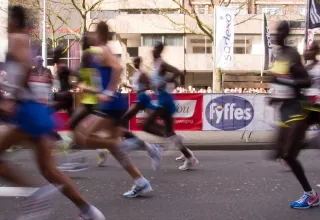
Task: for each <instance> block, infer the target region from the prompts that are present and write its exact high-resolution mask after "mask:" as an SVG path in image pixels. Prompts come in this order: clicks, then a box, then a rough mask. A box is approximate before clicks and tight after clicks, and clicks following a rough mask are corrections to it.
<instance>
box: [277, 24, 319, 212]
mask: <svg viewBox="0 0 320 220" xmlns="http://www.w3.org/2000/svg"><path fill="white" fill-rule="evenodd" d="M289 32H290V28H289V24H288V22H286V21H282V22H281V23H280V24H279V25H278V27H277V34H276V42H277V45H278V46H279V50H278V53H277V54H276V59H275V62H274V66H273V68H272V69H271V72H272V73H274V74H275V76H276V83H278V84H275V85H274V86H273V87H274V89H275V91H276V93H275V96H276V99H274V100H272V101H275V100H276V101H279V100H280V101H281V107H280V114H281V128H280V130H279V132H278V138H277V142H276V143H277V153H276V155H275V156H277V157H278V156H280V157H281V158H283V159H284V160H285V161H286V162H287V164H288V166H289V167H290V168H291V170H292V172H293V173H294V175H295V176H296V178H297V179H298V181H299V182H300V184H301V185H302V188H303V190H304V194H303V196H302V197H301V198H300V199H298V200H297V201H295V202H292V203H291V207H292V208H296V209H306V208H310V207H313V206H316V205H319V195H318V193H316V192H315V191H314V190H313V189H312V187H311V186H310V184H309V182H308V180H307V178H306V176H305V173H304V170H303V168H302V165H301V164H300V162H299V161H298V160H297V156H298V154H299V151H300V150H301V142H302V141H303V139H304V137H305V131H306V130H307V128H308V127H309V125H310V121H312V122H314V117H313V114H310V112H306V111H305V110H304V109H303V107H302V104H303V103H304V102H305V101H306V100H305V98H304V97H303V96H302V95H301V90H302V88H308V87H309V86H310V85H311V82H310V79H309V76H308V73H307V71H306V70H305V68H304V67H303V65H302V63H301V58H300V55H299V53H298V52H297V50H296V49H294V48H292V47H288V46H285V44H284V42H285V39H286V38H287V36H288V35H289ZM279 84H281V85H279Z"/></svg>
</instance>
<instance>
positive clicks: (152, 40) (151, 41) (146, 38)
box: [143, 35, 162, 46]
mask: <svg viewBox="0 0 320 220" xmlns="http://www.w3.org/2000/svg"><path fill="white" fill-rule="evenodd" d="M157 42H162V36H161V35H143V46H155V45H156V43H157Z"/></svg>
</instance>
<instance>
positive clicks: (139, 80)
mask: <svg viewBox="0 0 320 220" xmlns="http://www.w3.org/2000/svg"><path fill="white" fill-rule="evenodd" d="M133 63H134V67H135V68H136V69H137V70H138V71H137V72H136V73H134V75H133V76H132V78H131V85H132V86H131V87H130V88H131V89H132V90H133V91H135V92H136V94H137V101H136V102H135V103H134V104H132V105H131V106H130V109H129V110H128V111H127V112H126V113H125V115H124V116H123V117H122V118H121V122H120V123H121V125H122V126H123V128H125V127H126V126H127V125H128V123H129V121H130V119H132V118H133V117H134V116H135V115H136V114H137V113H138V112H139V111H142V110H146V111H147V112H149V113H150V112H152V111H154V110H155V109H156V107H155V106H154V105H152V104H151V99H150V97H149V96H148V95H147V94H146V91H147V90H149V88H150V80H149V77H148V76H147V74H146V73H144V72H143V70H142V69H141V67H140V65H141V58H140V57H136V58H135V59H134V60H133ZM126 87H129V86H127V85H126ZM123 132H124V134H123V136H124V137H125V138H127V140H125V141H123V142H122V146H123V147H124V148H125V149H126V150H127V151H131V150H134V149H136V148H138V147H142V148H144V149H145V150H146V151H147V152H148V154H149V156H150V158H151V161H152V167H153V169H158V168H159V167H160V165H161V150H160V147H159V146H158V145H156V144H149V143H147V142H145V141H142V140H140V139H139V138H137V137H136V136H135V135H134V134H133V133H132V132H129V131H128V130H127V129H124V131H123Z"/></svg>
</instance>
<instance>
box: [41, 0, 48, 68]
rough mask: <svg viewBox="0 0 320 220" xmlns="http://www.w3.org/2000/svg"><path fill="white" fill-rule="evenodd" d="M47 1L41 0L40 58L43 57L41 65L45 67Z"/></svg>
mask: <svg viewBox="0 0 320 220" xmlns="http://www.w3.org/2000/svg"><path fill="white" fill-rule="evenodd" d="M46 4H47V2H46V0H43V21H42V22H43V24H42V58H43V61H44V63H43V65H44V67H47V43H46V39H47V7H46V6H47V5H46Z"/></svg>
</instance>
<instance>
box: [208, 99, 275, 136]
mask: <svg viewBox="0 0 320 220" xmlns="http://www.w3.org/2000/svg"><path fill="white" fill-rule="evenodd" d="M266 97H267V96H266V95H251V94H247V95H245V94H243V95H242V94H230V95H229V94H225V95H223V94H212V95H209V94H208V95H204V96H203V130H204V131H212V130H224V131H234V130H249V131H267V130H274V129H275V128H276V126H275V122H276V121H277V120H276V119H277V118H278V116H277V115H276V114H277V113H278V110H277V109H274V108H273V107H271V106H269V105H268V104H266V102H265V98H266Z"/></svg>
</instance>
